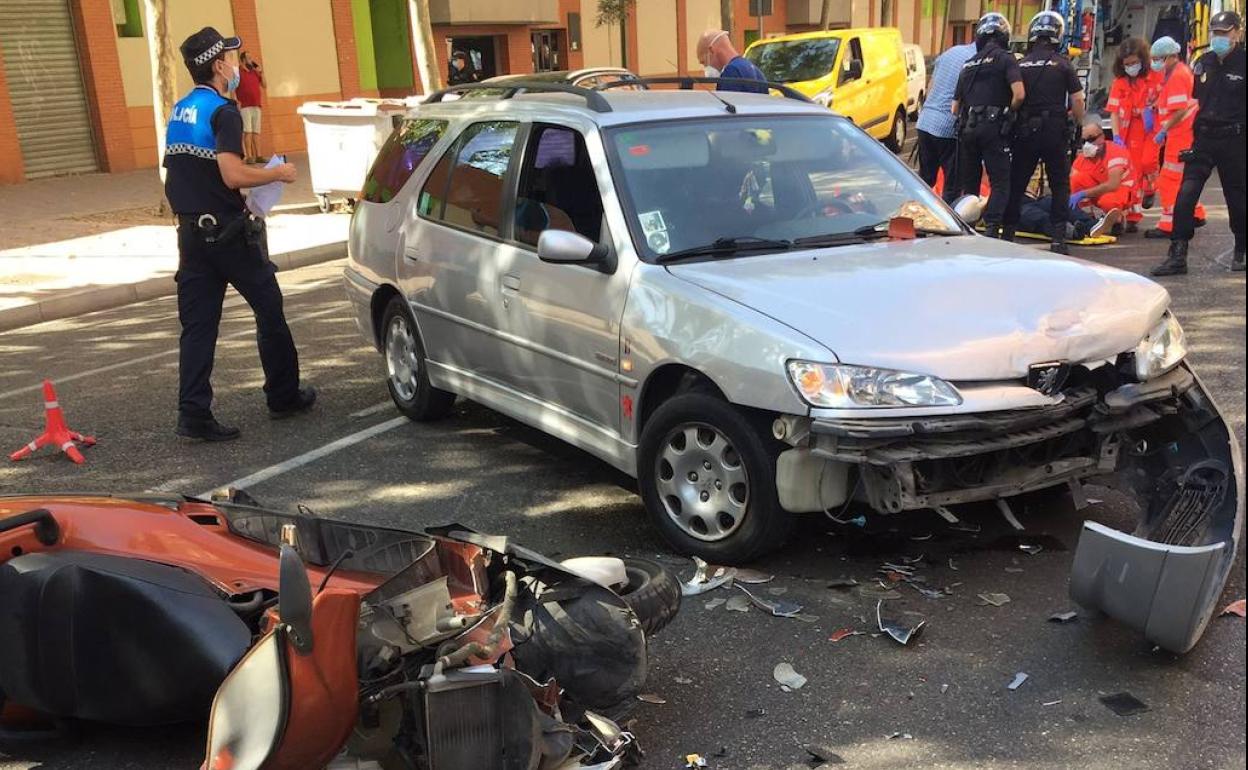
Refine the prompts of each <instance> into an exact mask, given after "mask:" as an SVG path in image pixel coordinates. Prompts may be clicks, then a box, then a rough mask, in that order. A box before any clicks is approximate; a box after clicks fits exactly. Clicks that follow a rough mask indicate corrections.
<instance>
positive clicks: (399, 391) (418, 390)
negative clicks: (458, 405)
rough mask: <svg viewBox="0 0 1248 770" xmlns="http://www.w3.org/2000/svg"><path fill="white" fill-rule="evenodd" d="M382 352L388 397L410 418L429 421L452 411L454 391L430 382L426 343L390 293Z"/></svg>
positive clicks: (404, 307) (402, 304) (398, 299)
mask: <svg viewBox="0 0 1248 770" xmlns="http://www.w3.org/2000/svg"><path fill="white" fill-rule="evenodd" d="M381 353H382V357H383V358H384V359H385V362H386V388H387V389H389V391H390V398H391V399H392V400H393V401H394V405H395V406H396V407H398V409H399V411H400V412H402V413H403V414H404V415H405V416H406V417H407V418H408V419H409V420H415V421H417V422H428V421H431V420H437V419H439V418H441V417H445V416H446V414H447V413H448V412H450V411H451V407H452V406H454V404H455V394H454V393H448V392H447V391H445V390H438V389H437V388H435V387H433V385H431V384H430V383H429V372H428V369H427V368H426V365H425V347H424V345H423V344H422V343H421V341H420V334H419V332H417V330H416V322H415V321H414V320H412V314H411V312H410V311H409V310H408V308H407V303H406V302H405V301H404V300H403V298H402V297H397V296H396V297H393V298H392V299H391V300H390V303H389V304H388V305H386V310H385V312H384V313H383V314H382V317H381Z"/></svg>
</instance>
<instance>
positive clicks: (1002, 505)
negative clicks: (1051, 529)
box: [997, 497, 1027, 532]
mask: <svg viewBox="0 0 1248 770" xmlns="http://www.w3.org/2000/svg"><path fill="white" fill-rule="evenodd" d="M997 510H998V511H1000V512H1001V518H1003V519H1005V523H1006V524H1009V525H1010V526H1011V527H1013V528H1014V529H1016V530H1018V531H1019V532H1022V531H1023V530H1025V529H1027V528H1026V527H1024V526H1023V524H1022V522H1020V521H1019V520H1018V519H1017V518H1016V517H1015V516H1014V511H1013V510H1011V509H1010V504H1009V503H1008V502H1006V501H1005V498H1002V497H998V498H997Z"/></svg>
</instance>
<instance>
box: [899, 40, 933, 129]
mask: <svg viewBox="0 0 1248 770" xmlns="http://www.w3.org/2000/svg"><path fill="white" fill-rule="evenodd" d="M903 51H904V53H905V57H906V111H907V112H908V113H909V114H910V117H918V114H919V109H920V108H921V107H922V106H923V102H924V101H926V100H927V60H926V59H925V58H924V57H923V48H922V47H921V46H919V45H916V44H914V43H907V44H906V46H905V48H904V49H903Z"/></svg>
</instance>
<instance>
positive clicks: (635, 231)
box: [345, 81, 1243, 651]
mask: <svg viewBox="0 0 1248 770" xmlns="http://www.w3.org/2000/svg"><path fill="white" fill-rule="evenodd" d="M629 83H630V84H635V83H636V81H629ZM444 96H445V95H435V96H434V97H432V98H431V99H430V100H429V102H427V103H425V104H423V105H421V106H420V107H418V108H416V109H415V110H414V111H413V112H411V113H410V114H409V115H408V116H407V118H406V119H405V120H404V121H403V123H402V125H401V126H399V127H398V128H397V129H396V130H395V132H394V134H393V136H392V137H391V138H390V140H389V142H388V143H387V144H386V146H385V147H384V148H383V150H382V151H381V153H380V155H379V157H378V160H377V162H376V165H375V166H374V168H373V169H372V172H371V174H370V175H369V179H368V182H367V185H366V187H365V189H364V190H363V192H362V194H361V201H360V203H359V206H358V207H357V209H356V212H355V215H354V219H353V221H352V227H351V236H350V242H349V254H350V259H349V264H348V267H347V269H346V276H345V283H346V286H347V292H348V294H349V296H350V298H351V300H352V302H353V303H354V306H355V310H356V313H357V317H358V321H359V326H360V328H361V330H362V331H363V333H364V335H365V337H367V339H368V340H369V342H371V343H373V344H375V345H376V346H377V348H378V349H379V350H380V352H381V353H382V356H383V357H384V360H385V366H386V372H387V374H388V378H387V382H388V385H389V389H390V393H391V395H392V396H393V399H394V402H395V404H396V405H397V406H398V408H399V410H401V411H402V412H403V413H404V414H406V415H407V416H409V417H411V418H412V419H414V420H430V419H435V418H438V417H441V416H443V415H445V414H446V413H447V412H448V411H449V409H450V407H451V405H452V403H453V402H454V400H455V398H456V397H457V396H458V397H464V398H468V399H472V400H473V401H477V402H479V403H481V404H485V405H487V406H489V407H490V408H493V409H496V410H498V411H500V412H502V413H504V414H507V415H510V416H511V417H513V418H515V419H517V420H519V421H521V422H523V423H526V424H528V425H531V426H533V427H535V428H537V429H539V430H542V431H545V432H546V433H549V434H550V435H552V436H556V437H558V438H560V439H562V440H564V441H566V442H568V443H570V444H573V445H575V446H577V447H580V448H581V449H583V450H585V451H586V452H589V453H590V454H592V455H594V456H596V457H599V458H601V459H602V460H604V461H606V462H608V463H610V464H611V465H613V466H615V467H616V468H619V469H620V470H621V471H624V472H625V473H628V474H631V475H633V476H635V477H636V478H637V480H638V485H639V488H640V491H641V496H642V497H643V499H644V502H645V507H646V509H647V511H648V512H649V516H650V519H651V521H652V522H653V525H654V526H655V527H657V528H658V530H659V531H660V532H661V533H662V534H663V536H664V537H665V538H666V539H667V540H668V541H669V542H670V543H671V544H672V545H673V546H674V547H675V548H676V549H678V550H679V551H681V552H683V553H687V554H694V555H698V556H700V557H702V558H705V559H706V560H708V561H711V562H713V563H720V564H723V563H740V562H745V561H749V560H751V559H753V558H755V557H757V556H759V555H760V554H762V553H764V552H766V551H768V550H770V549H774V548H777V547H779V546H780V545H782V544H783V543H784V541H785V539H786V536H788V534H789V533H790V531H791V528H792V524H793V521H794V518H795V516H797V515H800V514H805V513H817V514H819V515H823V513H824V512H831V513H832V514H833V515H839V512H841V511H842V509H848V508H849V506H851V505H854V504H857V505H859V506H865V507H870V508H871V509H874V511H876V512H878V513H879V514H880V515H893V516H896V515H905V514H906V512H909V511H919V510H934V511H936V512H938V513H939V514H940V515H942V516H944V517H945V518H947V519H949V520H956V518H957V516H958V512H957V511H958V506H959V505H961V504H964V503H970V502H976V501H993V502H994V504H996V505H997V506H998V507H999V508H1001V511H1002V513H1003V514H1004V515H1005V516H1006V517H1007V518H1008V519H1011V520H1012V521H1016V520H1015V519H1014V517H1013V514H1012V510H1011V505H1012V503H1015V502H1016V499H1017V498H1020V496H1028V495H1035V494H1036V493H1038V492H1043V491H1046V490H1051V489H1057V490H1059V491H1065V490H1069V491H1070V492H1072V493H1073V499H1074V500H1075V501H1076V503H1077V504H1078V503H1079V502H1080V501H1081V500H1082V494H1081V491H1082V483H1083V482H1084V480H1092V479H1096V480H1097V481H1098V483H1106V480H1108V481H1109V482H1112V483H1113V484H1114V485H1115V486H1116V487H1118V488H1121V489H1124V490H1126V491H1128V492H1130V493H1132V494H1133V495H1134V497H1135V499H1137V500H1138V508H1139V519H1138V525H1137V526H1136V527H1135V529H1134V531H1133V532H1130V533H1127V532H1121V531H1117V530H1115V529H1112V528H1110V527H1106V526H1103V525H1101V524H1099V523H1096V522H1086V523H1085V525H1084V530H1083V532H1082V534H1081V536H1080V542H1079V546H1078V550H1077V552H1076V554H1075V559H1074V572H1073V573H1072V577H1071V592H1072V595H1073V596H1074V598H1075V599H1077V600H1078V601H1079V602H1081V603H1082V604H1084V605H1086V606H1090V607H1094V608H1099V609H1101V610H1104V611H1105V612H1106V613H1108V614H1110V615H1112V616H1115V617H1117V618H1119V619H1121V620H1123V621H1125V622H1127V623H1129V624H1131V625H1133V626H1135V627H1136V628H1138V629H1140V630H1141V631H1143V632H1144V633H1145V634H1146V636H1147V637H1148V638H1149V639H1151V640H1153V641H1154V642H1155V643H1157V644H1159V645H1162V646H1163V647H1166V648H1168V649H1171V650H1176V651H1184V650H1187V649H1189V648H1190V647H1191V646H1192V645H1193V644H1195V642H1196V640H1197V639H1198V638H1199V637H1200V634H1201V633H1202V631H1203V629H1204V627H1205V624H1206V623H1207V622H1208V620H1209V618H1210V616H1211V614H1212V612H1213V608H1214V605H1215V603H1216V602H1217V600H1218V597H1219V594H1220V593H1221V590H1222V587H1223V585H1224V583H1225V581H1226V578H1227V575H1228V573H1229V570H1230V569H1231V565H1232V563H1233V562H1234V559H1235V551H1236V548H1237V545H1238V541H1239V536H1240V530H1241V520H1242V511H1243V509H1242V501H1241V498H1240V486H1241V478H1242V470H1241V468H1240V460H1239V447H1238V443H1237V442H1236V441H1235V440H1234V439H1233V437H1232V435H1231V433H1230V432H1229V431H1228V428H1227V425H1226V424H1225V423H1224V421H1223V419H1222V417H1221V416H1220V414H1219V413H1218V410H1217V408H1216V407H1215V405H1214V404H1213V402H1212V400H1211V399H1210V397H1209V396H1208V394H1207V393H1206V392H1205V390H1204V389H1203V388H1202V386H1201V384H1200V381H1199V380H1198V379H1197V378H1196V376H1195V375H1194V374H1193V372H1192V370H1191V368H1190V367H1189V366H1188V364H1187V363H1186V361H1185V356H1186V348H1185V342H1184V335H1183V330H1182V328H1181V327H1180V325H1179V322H1178V320H1176V319H1175V317H1174V316H1173V315H1172V314H1171V313H1170V310H1169V304H1170V297H1169V295H1168V293H1167V292H1166V291H1165V289H1163V288H1162V287H1161V286H1159V285H1157V284H1156V283H1153V282H1152V281H1150V280H1148V279H1145V278H1143V277H1141V276H1138V275H1135V274H1133V273H1128V272H1123V271H1120V270H1115V269H1112V268H1109V267H1104V266H1101V265H1096V264H1091V263H1088V262H1084V261H1080V260H1077V259H1070V258H1066V257H1059V256H1055V255H1052V254H1049V253H1047V252H1040V251H1038V250H1034V249H1030V248H1025V247H1022V246H1015V245H1012V244H1007V243H1003V242H1001V241H996V240H990V239H986V238H983V237H980V236H978V235H976V234H974V233H973V232H972V231H971V230H970V229H969V228H968V227H967V226H966V225H965V224H964V223H963V222H962V221H961V220H960V219H959V217H958V216H957V215H956V214H955V213H954V212H953V211H951V210H950V209H949V208H948V207H946V206H945V205H944V204H943V203H942V202H941V201H940V199H939V198H938V197H937V196H935V195H933V193H932V192H931V191H930V190H929V189H928V188H927V187H925V186H924V185H923V183H922V182H921V181H920V180H919V179H918V177H917V176H915V175H914V174H913V173H912V172H911V171H910V170H909V169H908V168H907V167H906V166H905V165H903V164H902V163H901V162H900V161H899V160H898V159H897V158H896V157H895V156H894V155H893V154H892V153H891V152H889V151H888V150H887V149H885V148H884V147H883V146H881V145H880V144H879V143H877V142H876V141H875V140H873V139H871V138H870V137H868V136H867V135H866V134H865V133H863V132H862V131H861V130H859V129H858V128H856V127H855V126H854V125H853V124H852V123H851V122H850V121H848V120H846V119H844V118H843V117H840V116H838V115H835V114H833V113H831V112H829V111H828V110H827V109H825V108H822V107H818V106H815V105H812V104H809V103H805V102H803V101H800V100H798V99H791V98H790V99H786V98H777V97H774V96H767V95H758V94H740V93H726V92H718V93H715V92H709V91H700V90H688V91H682V90H659V89H652V90H637V89H634V90H628V91H614V90H610V89H609V88H600V89H598V90H592V91H591V90H585V89H578V88H574V87H572V86H567V85H562V86H552V85H549V84H546V85H544V84H541V83H536V82H535V83H533V84H531V87H530V86H525V87H524V88H523V89H517V90H516V91H513V92H508V93H505V94H503V95H501V96H500V97H497V98H492V99H485V98H473V99H460V100H454V101H452V100H449V99H446V98H444Z"/></svg>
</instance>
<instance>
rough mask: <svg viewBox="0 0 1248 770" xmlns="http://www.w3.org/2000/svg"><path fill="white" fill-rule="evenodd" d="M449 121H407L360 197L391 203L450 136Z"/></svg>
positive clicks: (383, 150) (371, 172)
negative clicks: (447, 132)
mask: <svg viewBox="0 0 1248 770" xmlns="http://www.w3.org/2000/svg"><path fill="white" fill-rule="evenodd" d="M446 126H447V123H446V121H445V120H404V121H403V122H402V123H401V124H399V127H398V128H396V129H395V130H394V132H393V133H392V134H390V138H389V139H387V140H386V143H385V144H384V145H382V147H381V151H380V152H378V153H377V160H375V161H374V162H373V167H372V168H371V169H370V170H369V172H368V178H367V179H365V180H364V189H363V190H362V191H361V192H360V197H361V198H363V199H364V200H366V201H371V202H373V203H389V202H390V201H391V200H393V199H394V196H396V195H398V194H399V190H401V189H403V185H404V184H406V183H407V180H408V179H410V178H411V176H412V172H414V171H415V170H416V167H417V166H419V165H420V162H421V161H422V160H424V159H425V156H426V155H428V154H429V151H430V150H432V149H433V146H434V145H435V144H437V143H438V140H439V139H441V138H442V135H443V134H445V133H446Z"/></svg>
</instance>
